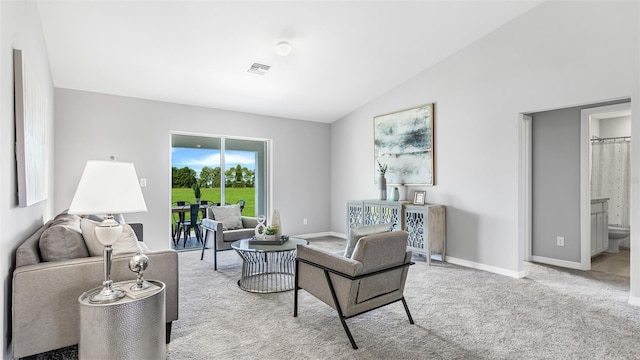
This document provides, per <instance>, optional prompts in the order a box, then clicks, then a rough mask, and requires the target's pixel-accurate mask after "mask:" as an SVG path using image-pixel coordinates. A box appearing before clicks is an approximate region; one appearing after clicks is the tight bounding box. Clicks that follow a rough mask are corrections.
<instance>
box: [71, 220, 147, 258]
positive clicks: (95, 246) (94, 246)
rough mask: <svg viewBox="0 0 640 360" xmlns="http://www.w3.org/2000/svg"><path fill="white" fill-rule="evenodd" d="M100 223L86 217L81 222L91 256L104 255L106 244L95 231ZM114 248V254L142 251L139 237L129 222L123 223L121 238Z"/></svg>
mask: <svg viewBox="0 0 640 360" xmlns="http://www.w3.org/2000/svg"><path fill="white" fill-rule="evenodd" d="M99 224H100V223H99V222H96V221H93V220H89V219H86V218H83V219H82V221H81V222H80V227H81V228H82V236H84V242H85V243H86V244H87V248H88V249H89V254H91V256H102V252H103V250H104V245H102V243H101V242H100V241H98V237H97V236H96V233H95V231H94V229H95V228H96V226H98V225H99ZM112 248H113V253H112V254H113V255H118V254H136V253H139V252H141V251H142V249H141V248H140V245H139V244H138V238H137V237H136V234H135V232H134V231H133V229H132V228H131V226H130V225H129V224H123V225H122V234H120V238H118V240H116V242H115V243H114V244H113V245H112Z"/></svg>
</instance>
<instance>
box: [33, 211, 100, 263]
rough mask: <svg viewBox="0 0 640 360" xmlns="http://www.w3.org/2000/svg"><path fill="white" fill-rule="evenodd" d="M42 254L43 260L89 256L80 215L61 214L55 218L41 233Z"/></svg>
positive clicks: (40, 245) (39, 244)
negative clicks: (81, 228) (81, 227)
mask: <svg viewBox="0 0 640 360" xmlns="http://www.w3.org/2000/svg"><path fill="white" fill-rule="evenodd" d="M38 246H39V247H40V256H41V257H42V261H60V260H69V259H76V258H81V257H87V256H89V251H88V250H87V246H86V245H85V243H84V239H83V238H82V231H81V230H80V217H78V216H76V215H70V214H61V215H58V216H56V218H55V219H53V221H52V223H51V226H49V227H48V228H47V229H46V230H45V231H43V232H42V235H40V242H39V243H38Z"/></svg>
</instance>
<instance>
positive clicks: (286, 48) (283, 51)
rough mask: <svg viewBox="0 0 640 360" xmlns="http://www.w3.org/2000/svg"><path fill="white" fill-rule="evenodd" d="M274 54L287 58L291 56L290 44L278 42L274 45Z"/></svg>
mask: <svg viewBox="0 0 640 360" xmlns="http://www.w3.org/2000/svg"><path fill="white" fill-rule="evenodd" d="M276 53H278V55H280V56H287V55H289V54H291V44H289V43H288V42H286V41H280V42H279V43H278V44H277V45H276Z"/></svg>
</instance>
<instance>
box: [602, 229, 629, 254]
mask: <svg viewBox="0 0 640 360" xmlns="http://www.w3.org/2000/svg"><path fill="white" fill-rule="evenodd" d="M629 234H630V228H628V227H620V226H615V225H609V249H607V252H610V253H617V252H620V241H621V240H622V241H624V240H626V239H627V238H628V237H629Z"/></svg>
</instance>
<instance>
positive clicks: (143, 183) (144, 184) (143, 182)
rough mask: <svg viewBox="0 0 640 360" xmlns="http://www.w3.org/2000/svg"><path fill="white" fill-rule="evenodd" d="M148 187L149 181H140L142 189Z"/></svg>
mask: <svg viewBox="0 0 640 360" xmlns="http://www.w3.org/2000/svg"><path fill="white" fill-rule="evenodd" d="M145 186H147V179H140V187H145Z"/></svg>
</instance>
